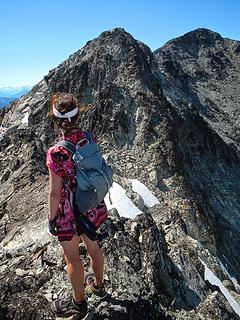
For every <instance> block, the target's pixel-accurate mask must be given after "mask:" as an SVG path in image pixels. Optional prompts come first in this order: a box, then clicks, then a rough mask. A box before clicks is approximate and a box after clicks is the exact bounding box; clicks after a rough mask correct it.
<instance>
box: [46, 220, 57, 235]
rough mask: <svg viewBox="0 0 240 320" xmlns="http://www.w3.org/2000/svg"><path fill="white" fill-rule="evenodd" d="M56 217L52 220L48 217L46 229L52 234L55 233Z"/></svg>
mask: <svg viewBox="0 0 240 320" xmlns="http://www.w3.org/2000/svg"><path fill="white" fill-rule="evenodd" d="M56 219H57V217H55V218H53V219H52V220H50V219H48V230H49V232H50V233H51V234H52V235H53V236H56V235H57V224H56Z"/></svg>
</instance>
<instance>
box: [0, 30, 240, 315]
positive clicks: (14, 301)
mask: <svg viewBox="0 0 240 320" xmlns="http://www.w3.org/2000/svg"><path fill="white" fill-rule="evenodd" d="M57 91H62V92H70V93H72V94H74V95H75V96H76V97H77V98H78V99H79V101H81V102H82V103H83V104H87V105H89V106H90V107H91V108H89V111H88V112H87V113H85V114H83V115H82V117H81V119H80V123H79V126H81V127H82V128H85V129H89V130H91V131H93V132H94V133H96V135H97V136H98V140H99V142H100V143H101V146H102V150H103V153H104V154H105V155H106V156H107V159H108V162H109V163H110V164H111V165H112V167H113V169H114V173H115V175H114V181H115V186H118V188H123V189H124V190H125V191H124V192H125V196H126V198H127V199H128V200H129V201H130V202H131V203H132V205H133V206H134V207H135V208H136V209H138V210H139V211H138V212H139V214H137V215H135V216H134V217H131V213H132V211H131V210H132V209H131V208H132V207H130V206H129V207H128V208H126V210H125V211H126V215H125V216H124V214H123V215H122V214H120V209H117V207H116V208H111V209H110V215H109V218H108V219H107V221H106V223H105V224H104V225H103V226H102V228H103V229H104V228H108V230H109V238H107V239H105V240H103V241H102V242H101V246H102V249H103V252H104V255H105V259H106V266H105V283H106V288H107V291H108V293H109V296H108V297H107V298H106V299H105V300H103V301H101V300H97V299H96V298H94V297H93V296H91V294H90V293H89V292H86V295H88V301H89V303H90V304H91V305H92V307H93V312H92V318H93V319H96V320H103V319H109V320H110V319H118V320H121V319H131V320H135V319H139V320H140V319H141V320H142V319H163V320H164V319H166V320H174V319H176V320H177V319H179V320H180V319H184V320H188V319H189V320H190V319H191V320H204V319H209V320H229V319H233V320H235V319H239V315H240V306H239V301H240V286H239V281H240V274H239V268H240V263H239V252H240V241H239V239H240V215H239V212H240V200H239V199H240V197H239V196H240V187H239V183H238V181H239V175H240V170H239V169H240V167H239V166H240V165H239V163H240V161H239V160H240V153H239V150H240V149H239V148H240V145H239V143H240V136H239V133H240V126H239V121H240V117H239V116H240V111H239V102H240V101H239V99H240V98H239V92H240V42H239V41H234V40H230V39H225V38H222V37H221V35H219V34H218V33H215V32H212V31H210V30H207V29H197V30H195V31H192V32H190V33H187V34H185V35H183V36H182V37H179V38H176V39H173V40H171V41H169V42H168V43H167V44H165V45H164V46H163V47H162V48H160V49H158V50H156V51H155V52H151V50H150V49H149V48H148V47H147V46H146V45H145V44H144V43H142V42H140V41H138V40H136V39H134V38H133V37H132V36H131V35H130V34H129V33H127V32H126V31H125V30H124V29H121V28H117V29H114V30H111V31H106V32H103V33H102V34H101V35H100V36H99V37H97V38H96V39H94V40H92V41H89V42H88V43H87V44H86V45H85V46H84V47H83V48H82V49H80V50H79V51H77V52H76V53H74V54H72V55H71V56H70V57H69V58H68V59H67V60H66V61H64V62H63V63H62V64H60V65H59V66H58V67H56V68H55V69H53V70H51V71H49V73H48V75H47V76H45V77H44V79H43V80H42V81H41V82H39V83H38V84H37V85H36V86H34V87H33V88H32V90H31V91H30V92H29V93H27V94H26V95H24V96H23V97H21V98H20V99H18V100H15V101H14V102H13V103H12V104H11V105H9V106H8V107H6V108H4V109H2V110H0V125H1V135H0V141H1V144H0V161H1V177H0V179H1V186H0V188H1V193H0V219H1V220H0V231H1V233H0V236H1V240H0V241H1V254H0V277H1V283H0V318H1V319H3V320H7V319H15V320H20V319H25V320H27V319H29V320H30V319H31V320H36V319H37V320H46V319H54V315H53V314H52V312H51V310H50V302H51V301H52V300H53V299H56V298H57V297H59V296H68V295H70V294H71V288H70V284H69V282H68V280H67V276H66V270H65V264H64V261H63V257H62V256H61V250H60V246H59V244H58V242H57V241H56V239H55V238H54V237H51V236H50V235H49V234H48V228H47V211H48V209H47V194H48V171H47V168H46V165H45V158H46V152H47V149H48V148H49V147H50V146H51V145H53V144H54V143H55V142H56V141H57V140H58V139H59V133H58V132H56V131H55V130H54V129H53V128H52V124H51V123H50V120H49V118H48V116H47V114H48V111H49V98H50V96H51V94H52V93H54V92H57ZM134 181H138V182H139V183H140V182H141V183H142V184H143V185H144V186H145V188H148V192H150V191H151V193H152V194H153V195H154V196H155V199H157V202H156V203H155V204H154V205H149V204H148V202H147V199H146V198H145V197H144V195H143V194H141V192H140V191H139V192H137V191H136V190H135V189H134V183H133V182H134ZM113 189H114V188H113ZM119 190H120V189H119ZM111 192H112V193H113V198H114V196H116V195H115V194H114V190H112V191H111ZM127 211H129V212H127ZM80 253H81V259H82V261H83V265H84V267H85V270H86V271H88V268H89V260H88V257H87V253H86V250H85V249H84V247H83V246H82V244H81V245H80Z"/></svg>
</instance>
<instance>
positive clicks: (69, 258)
mask: <svg viewBox="0 0 240 320" xmlns="http://www.w3.org/2000/svg"><path fill="white" fill-rule="evenodd" d="M86 111H87V108H86V107H84V106H82V105H81V104H80V103H79V102H78V100H77V99H76V98H75V97H74V96H73V95H71V94H68V93H60V92H59V93H56V94H54V95H53V96H52V97H51V100H50V113H49V116H50V117H51V119H52V121H53V123H54V125H55V126H56V127H57V128H58V129H60V132H61V135H62V139H64V140H66V141H70V142H72V143H73V144H75V145H76V144H77V143H83V144H84V142H85V143H87V139H86V133H85V132H84V131H82V130H81V129H79V128H78V126H77V124H78V117H79V115H80V114H81V113H83V112H86ZM93 139H95V137H93ZM46 164H47V166H48V169H49V177H50V180H49V183H50V190H49V196H48V204H49V213H48V219H49V231H50V232H51V234H52V235H54V236H57V237H58V240H59V241H60V244H61V246H62V249H63V254H64V258H65V261H66V264H67V274H68V277H69V280H70V282H71V285H72V289H73V295H72V297H71V298H69V299H68V300H65V299H59V300H55V301H53V302H52V305H51V307H52V310H53V311H54V312H55V314H56V315H58V316H70V315H72V314H79V315H80V316H82V317H83V316H85V315H86V314H87V312H88V307H87V302H86V300H85V298H84V269H83V266H82V263H81V259H80V256H79V242H80V240H82V241H83V243H84V245H85V247H86V249H87V252H88V255H89V257H90V264H91V268H92V271H93V274H94V277H88V278H87V279H86V280H85V281H86V284H87V285H88V286H89V287H90V289H91V290H92V292H93V293H94V294H96V295H98V296H99V297H102V298H103V297H105V296H106V295H107V293H106V291H105V289H104V284H103V271H104V256H103V253H102V250H101V248H100V247H99V245H98V243H97V241H93V240H90V239H89V237H88V236H87V235H86V233H84V232H83V230H81V227H80V226H79V225H78V223H77V222H76V220H75V215H74V210H73V208H72V207H73V205H72V195H73V192H74V190H75V187H76V172H75V165H74V162H73V159H72V154H71V152H70V151H69V150H67V149H65V148H63V147H62V146H59V145H55V146H53V147H51V148H49V150H48V153H47V161H46ZM87 213H88V214H90V215H92V216H94V215H98V216H99V215H100V216H103V217H106V216H107V214H108V211H107V208H106V205H105V203H104V201H103V202H101V203H100V204H99V205H97V206H96V207H95V208H93V209H92V210H90V211H88V212H87Z"/></svg>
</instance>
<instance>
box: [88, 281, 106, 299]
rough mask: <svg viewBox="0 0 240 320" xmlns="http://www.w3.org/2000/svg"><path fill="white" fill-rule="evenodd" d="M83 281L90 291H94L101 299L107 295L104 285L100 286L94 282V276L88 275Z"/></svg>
mask: <svg viewBox="0 0 240 320" xmlns="http://www.w3.org/2000/svg"><path fill="white" fill-rule="evenodd" d="M85 282H86V285H87V286H88V287H89V288H90V290H91V291H92V293H94V294H95V295H96V296H98V297H99V298H101V299H103V298H106V296H107V295H108V293H107V291H106V290H105V287H104V285H102V286H101V287H99V286H97V285H96V283H94V278H93V277H92V276H88V277H87V278H86V279H85Z"/></svg>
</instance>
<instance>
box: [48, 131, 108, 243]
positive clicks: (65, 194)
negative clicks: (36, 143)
mask: <svg viewBox="0 0 240 320" xmlns="http://www.w3.org/2000/svg"><path fill="white" fill-rule="evenodd" d="M83 138H85V133H84V131H82V130H81V129H79V130H78V131H76V132H73V133H71V134H69V135H66V136H65V137H64V139H65V140H67V141H70V142H72V143H74V144H76V143H77V142H78V141H79V140H81V139H83ZM94 139H95V138H94ZM46 165H47V166H48V168H49V169H50V170H52V171H53V172H54V173H55V174H57V175H58V176H60V177H62V178H63V188H62V197H61V201H60V204H59V208H58V212H57V220H56V223H57V229H58V233H57V236H58V239H59V241H69V240H71V239H72V237H73V235H74V234H76V235H80V234H81V233H82V232H81V229H80V227H79V226H78V225H77V224H76V220H75V216H74V211H73V208H72V203H71V199H72V192H73V191H74V190H75V186H76V175H75V166H74V163H73V160H72V154H71V152H70V151H68V150H66V149H65V148H63V147H61V146H57V145H55V146H53V147H51V148H49V150H48V152H47V159H46ZM107 214H108V211H107V207H106V205H105V203H104V202H102V203H101V204H99V205H98V206H97V207H96V208H94V209H92V210H89V211H88V212H86V213H84V215H85V216H87V217H88V218H89V219H90V220H91V221H92V222H94V220H95V219H98V220H99V215H100V216H102V217H106V215H107ZM97 216H98V217H97Z"/></svg>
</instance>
